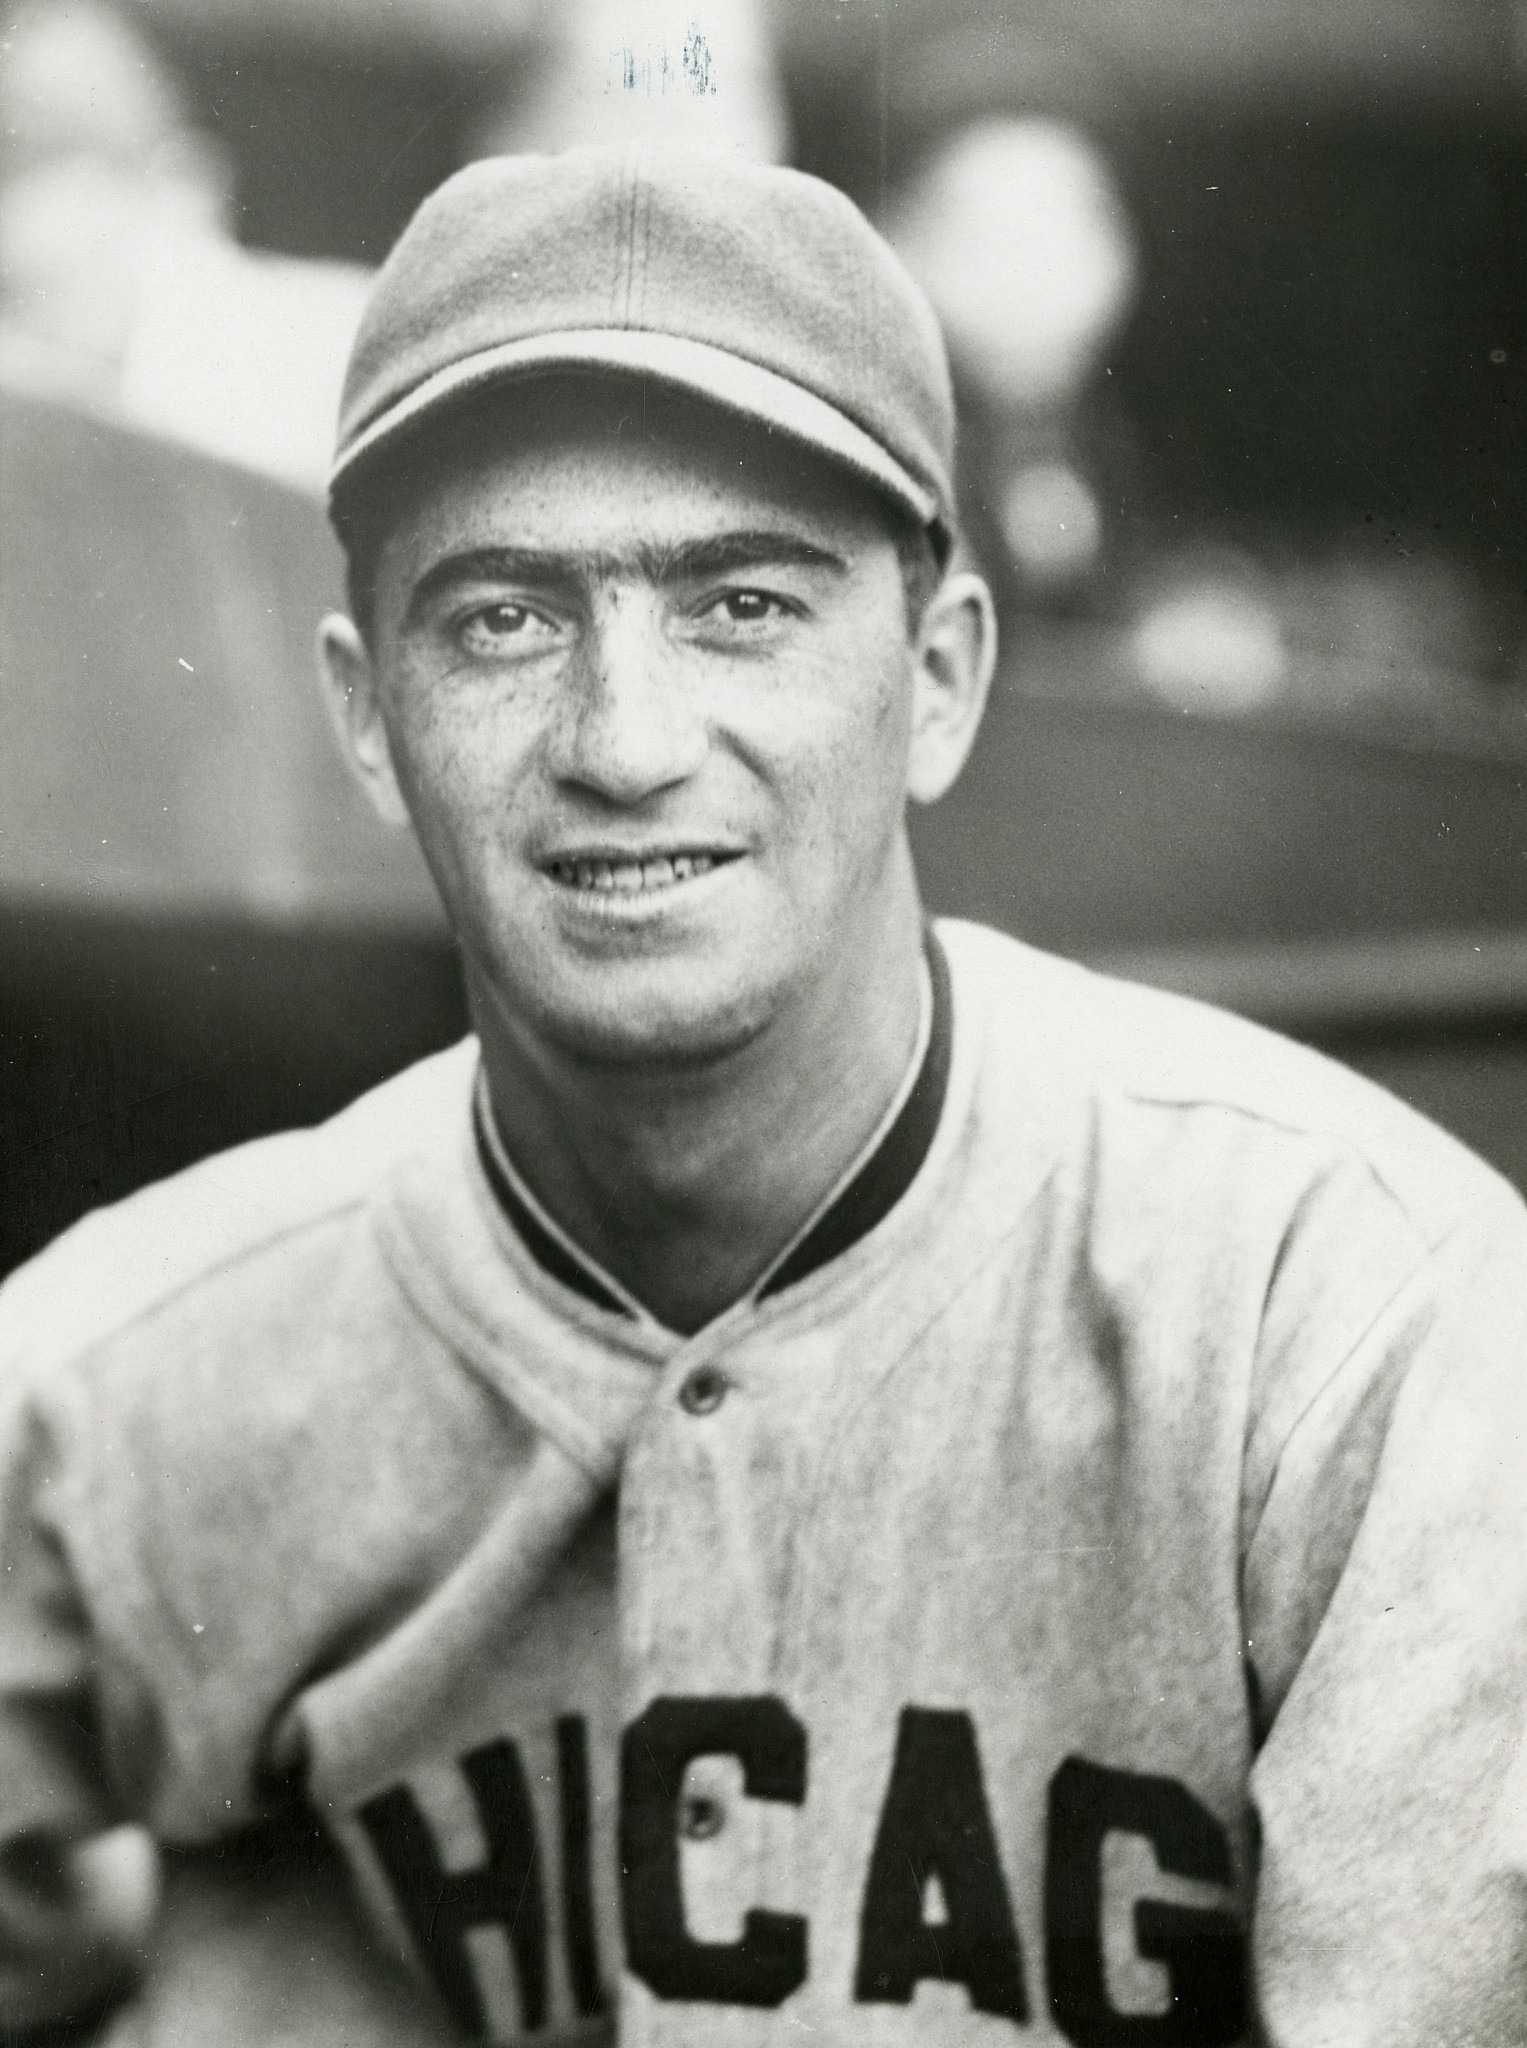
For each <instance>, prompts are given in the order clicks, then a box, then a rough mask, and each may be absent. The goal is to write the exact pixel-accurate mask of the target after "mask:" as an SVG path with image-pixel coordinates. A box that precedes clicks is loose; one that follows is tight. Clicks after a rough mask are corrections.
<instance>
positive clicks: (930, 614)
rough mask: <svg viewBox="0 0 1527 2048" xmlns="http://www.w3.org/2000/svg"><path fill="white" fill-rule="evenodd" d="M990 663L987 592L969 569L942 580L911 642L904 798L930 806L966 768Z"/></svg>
mask: <svg viewBox="0 0 1527 2048" xmlns="http://www.w3.org/2000/svg"><path fill="white" fill-rule="evenodd" d="M996 661H997V615H996V611H995V608H994V607H993V605H992V597H991V592H990V591H989V590H988V589H987V587H986V584H985V582H984V581H983V580H982V578H981V577H979V576H976V575H974V574H972V573H971V572H970V571H969V570H963V569H962V570H957V571H956V572H955V573H954V574H953V575H951V576H946V577H945V578H944V581H943V582H942V583H941V584H940V585H939V587H938V589H937V590H936V591H935V592H934V593H933V595H932V597H930V598H929V600H928V602H927V605H926V606H925V607H924V610H923V616H922V620H921V623H920V624H919V626H918V628H917V631H916V634H915V635H914V639H913V662H914V669H913V683H912V689H913V698H912V739H911V747H910V751H909V755H908V761H907V794H908V795H909V796H910V797H911V798H912V800H913V802H914V803H920V804H933V803H937V802H938V800H939V798H940V797H941V796H943V795H944V793H945V791H946V790H948V789H950V788H951V787H952V786H953V784H954V781H955V778H956V777H957V776H958V775H959V772H960V770H961V769H962V768H963V767H964V765H965V757H966V755H967V754H968V753H969V752H970V747H971V742H972V741H973V740H974V739H975V736H976V729H977V727H978V726H979V725H980V723H981V714H982V712H983V711H984V710H985V709H986V693H987V691H988V690H989V689H990V687H991V679H992V670H993V669H994V668H995V666H996Z"/></svg>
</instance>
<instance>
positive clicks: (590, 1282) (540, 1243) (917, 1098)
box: [472, 925, 954, 1320]
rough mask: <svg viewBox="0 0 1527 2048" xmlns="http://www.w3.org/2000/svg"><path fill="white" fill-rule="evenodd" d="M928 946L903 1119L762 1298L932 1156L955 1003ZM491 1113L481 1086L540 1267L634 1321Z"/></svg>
mask: <svg viewBox="0 0 1527 2048" xmlns="http://www.w3.org/2000/svg"><path fill="white" fill-rule="evenodd" d="M925 951H926V954H927V960H928V976H929V980H930V982H931V984H932V992H933V1004H932V1016H931V1019H930V1022H929V1029H928V1044H927V1049H926V1051H925V1052H924V1053H923V1063H922V1066H921V1067H920V1068H919V1069H918V1075H917V1079H916V1080H915V1081H914V1082H913V1084H912V1088H911V1092H910V1093H909V1094H908V1096H907V1099H906V1101H905V1102H904V1103H903V1104H902V1106H901V1110H900V1113H899V1114H898V1116H897V1118H896V1121H895V1123H893V1124H892V1126H891V1128H890V1129H889V1130H888V1131H887V1132H886V1134H885V1136H884V1138H883V1139H882V1140H881V1142H880V1144H879V1145H878V1146H877V1147H876V1148H875V1150H874V1152H872V1153H871V1155H870V1157H869V1158H868V1159H867V1160H866V1161H865V1162H864V1165H863V1166H862V1167H861V1168H860V1170H859V1171H858V1173H856V1174H855V1175H854V1177H853V1179H852V1180H851V1181H850V1182H849V1184H848V1186H847V1187H846V1188H845V1189H844V1190H843V1192H842V1194H841V1195H839V1197H838V1199H837V1200H836V1201H835V1202H834V1203H833V1205H832V1207H831V1208H830V1209H829V1210H828V1211H827V1212H826V1214H825V1215H823V1216H822V1217H820V1218H819V1219H818V1221H817V1222H816V1223H815V1224H814V1225H813V1226H812V1228H811V1229H810V1230H809V1231H808V1232H807V1233H806V1235H805V1236H804V1237H803V1238H802V1239H801V1241H800V1243H799V1244H798V1245H797V1246H796V1247H795V1249H794V1251H792V1252H791V1253H790V1255H789V1256H788V1258H786V1259H784V1260H783V1261H782V1262H781V1263H780V1265H778V1266H777V1267H776V1268H775V1270H774V1271H773V1272H772V1273H771V1274H770V1275H769V1277H768V1279H767V1280H766V1281H765V1282H764V1284H763V1286H762V1287H761V1288H760V1289H759V1292H758V1299H759V1300H760V1301H768V1300H769V1299H771V1297H772V1296H774V1295H776V1294H783V1293H784V1291H785V1289H786V1288H787V1287H794V1286H795V1285H796V1283H797V1282H798V1281H801V1280H804V1279H806V1278H807V1276H808V1275H809V1274H812V1273H815V1272H817V1271H819V1270H820V1269H821V1268H822V1267H823V1266H826V1265H828V1264H830V1263H831V1261H832V1260H834V1259H836V1258H841V1257H842V1255H843V1253H844V1252H846V1251H848V1250H849V1249H850V1248H851V1247H852V1246H854V1245H856V1244H857V1243H858V1242H859V1240H860V1238H862V1237H867V1236H868V1235H869V1233H870V1232H871V1231H872V1230H873V1229H874V1228H875V1225H876V1224H877V1223H879V1222H881V1221H883V1219H884V1218H885V1217H887V1216H888V1215H889V1214H890V1213H891V1211H892V1210H893V1209H894V1208H895V1206H896V1204H897V1203H898V1202H899V1201H900V1200H901V1198H902V1196H903V1195H904V1194H905V1193H906V1191H907V1189H908V1188H909V1187H910V1186H911V1185H912V1183H913V1181H914V1180H915V1179H916V1178H917V1172H918V1169H919V1167H921V1165H922V1163H923V1161H924V1160H925V1159H926V1158H927V1156H928V1148H929V1146H930V1145H931V1144H932V1143H933V1138H934V1133H935V1132H936V1131H937V1130H938V1126H939V1118H940V1117H941V1116H942V1115H943V1113H944V1097H945V1095H946V1094H947V1093H948V1089H949V1061H950V1055H951V1051H952V1048H953V1044H954V1004H953V999H952V997H951V995H950V988H949V963H948V961H947V959H946V958H945V956H944V949H943V947H942V945H941V944H940V943H939V940H938V935H937V934H936V933H935V932H934V930H933V928H932V926H931V925H930V926H929V927H928V928H927V932H926V945H925ZM488 1114H489V1112H488V1108H487V1090H486V1089H485V1088H481V1087H479V1088H478V1090H477V1091H476V1093H475V1095H474V1097H473V1103H472V1136H473V1138H474V1140H475V1141H476V1145H477V1156H478V1159H479V1160H480V1161H481V1163H482V1170H483V1172H484V1174H485V1175H486V1176H487V1181H488V1185H489V1187H490V1188H492V1190H493V1193H494V1196H495V1198H496V1200H497V1201H498V1203H499V1206H500V1207H501V1208H502V1209H503V1211H504V1214H505V1215H506V1216H507V1217H508V1219H509V1221H510V1223H511V1224H512V1225H513V1226H514V1228H515V1230H516V1231H517V1232H518V1233H519V1236H520V1240H521V1242H522V1243H523V1244H524V1246H525V1249H526V1250H527V1251H528V1252H529V1253H530V1255H531V1257H532V1258H533V1259H534V1260H535V1262H536V1264H537V1265H538V1266H540V1267H541V1268H542V1269H543V1270H544V1271H545V1272H548V1273H550V1274H551V1276H552V1278H553V1279H554V1280H560V1281H561V1283H562V1285H563V1286H564V1287H567V1288H570V1289H571V1290H572V1292H573V1293H574V1294H580V1295H582V1297H583V1298H584V1300H585V1301H591V1302H593V1303H595V1304H596V1306H598V1307H599V1308H602V1309H607V1310H610V1311H611V1312H613V1313H614V1314H615V1315H618V1316H624V1317H626V1318H627V1319H628V1320H629V1319H630V1318H631V1314H632V1311H631V1309H630V1307H629V1306H628V1305H627V1303H625V1302H624V1301H622V1300H621V1298H620V1296H619V1295H618V1294H616V1293H614V1292H613V1291H612V1290H611V1289H610V1288H609V1287H607V1286H606V1285H605V1284H604V1282H603V1281H602V1280H601V1279H600V1278H599V1275H598V1273H597V1272H596V1271H595V1269H594V1267H593V1266H592V1265H590V1264H586V1263H585V1262H584V1261H583V1260H582V1259H580V1258H579V1257H577V1255H576V1254H575V1253H574V1252H572V1251H570V1250H569V1249H568V1248H567V1247H566V1246H565V1245H562V1244H559V1243H558V1241H557V1239H556V1238H555V1237H553V1236H552V1234H551V1232H550V1231H549V1230H547V1228H546V1227H545V1225H544V1224H543V1223H542V1222H541V1220H540V1218H539V1217H538V1216H537V1215H536V1214H535V1211H534V1210H533V1209H531V1208H530V1207H529V1205H528V1204H527V1203H526V1201H525V1200H524V1198H523V1197H522V1195H521V1194H520V1192H519V1190H518V1189H517V1188H516V1187H515V1185H514V1182H513V1181H512V1180H511V1179H510V1177H509V1175H508V1174H507V1173H506V1172H505V1171H504V1166H503V1163H502V1161H501V1160H500V1159H499V1156H498V1151H497V1147H496V1146H495V1144H494V1141H493V1138H492V1136H491V1135H490V1133H489V1131H488V1129H487V1126H486V1118H487V1116H488Z"/></svg>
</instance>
